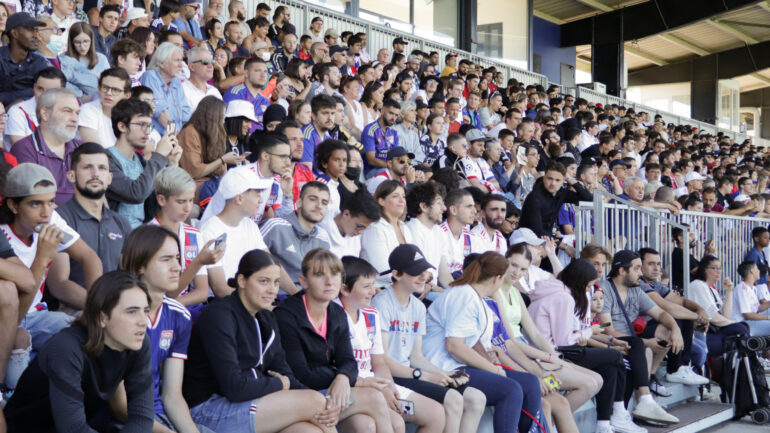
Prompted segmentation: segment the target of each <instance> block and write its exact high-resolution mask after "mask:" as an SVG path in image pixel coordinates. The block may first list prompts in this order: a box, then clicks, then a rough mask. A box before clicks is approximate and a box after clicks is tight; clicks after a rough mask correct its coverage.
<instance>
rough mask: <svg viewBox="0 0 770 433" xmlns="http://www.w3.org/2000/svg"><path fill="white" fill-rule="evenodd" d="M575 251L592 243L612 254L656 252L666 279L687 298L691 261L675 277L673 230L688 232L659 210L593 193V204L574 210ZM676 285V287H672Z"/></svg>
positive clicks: (582, 204) (616, 197) (600, 193)
mask: <svg viewBox="0 0 770 433" xmlns="http://www.w3.org/2000/svg"><path fill="white" fill-rule="evenodd" d="M575 224H576V228H575V250H576V251H578V252H579V251H580V250H582V249H583V247H585V246H586V245H587V244H589V243H594V244H598V245H602V246H604V247H605V248H607V249H608V250H609V251H610V253H611V254H615V253H616V252H618V251H620V250H632V251H639V249H641V248H653V249H655V250H657V251H658V252H659V253H660V258H661V264H662V266H663V271H664V279H667V280H668V281H669V282H670V283H669V284H672V282H673V281H676V280H678V281H681V284H680V285H679V284H678V285H679V286H680V287H678V288H679V289H681V290H682V293H683V294H684V295H685V296H686V295H687V291H688V287H689V283H690V279H689V278H687V277H685V276H688V275H690V262H689V260H682V270H681V274H679V275H674V270H673V259H672V255H673V253H674V247H675V245H674V237H673V230H674V229H675V228H678V229H680V230H682V231H683V233H684V235H685V236H686V238H685V239H687V237H689V228H688V227H687V226H686V225H683V224H681V223H679V222H677V221H676V220H673V219H671V218H669V216H668V215H666V214H665V213H662V212H658V211H657V210H656V209H650V208H645V207H642V206H638V205H635V204H634V203H632V202H630V201H628V200H624V199H622V198H620V197H618V196H615V195H612V194H609V193H607V192H605V191H603V190H598V189H597V190H594V200H593V202H581V203H579V204H578V205H577V206H575ZM672 285H673V284H672Z"/></svg>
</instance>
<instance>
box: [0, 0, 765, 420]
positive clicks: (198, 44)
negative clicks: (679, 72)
mask: <svg viewBox="0 0 770 433" xmlns="http://www.w3.org/2000/svg"><path fill="white" fill-rule="evenodd" d="M290 13H291V12H290V9H289V8H287V7H285V6H278V7H276V8H275V10H273V9H272V8H271V7H270V6H268V5H267V4H265V3H260V4H259V5H258V6H257V8H256V13H255V15H253V16H250V14H249V13H247V11H246V9H245V6H244V3H243V2H242V1H241V0H231V1H230V2H229V3H228V4H227V5H226V9H225V4H224V3H223V0H210V1H209V2H208V3H207V8H206V10H202V9H201V4H200V3H198V1H197V0H181V1H177V0H161V1H160V3H159V4H157V3H156V1H154V0H145V1H139V0H135V1H134V2H122V1H120V0H104V1H103V2H102V1H99V2H95V1H93V0H85V1H84V2H81V3H73V2H71V1H68V0H50V1H32V0H15V1H10V2H8V3H6V2H2V3H0V30H2V32H3V33H2V46H0V77H2V79H0V133H1V134H2V137H3V146H2V147H0V192H1V194H2V205H1V206H0V224H1V225H0V229H1V230H2V232H3V236H0V391H2V397H3V398H2V403H3V412H0V433H6V431H10V432H20V431H24V432H47V431H53V430H56V431H68V432H69V431H78V432H96V431H99V432H102V431H114V429H116V428H119V429H120V431H123V432H126V433H129V432H149V431H153V432H169V431H179V432H203V433H206V432H212V431H213V432H228V433H229V432H244V433H245V432H255V431H259V432H263V431H264V432H278V431H284V432H317V431H322V432H331V431H335V428H339V429H340V430H341V431H349V432H377V433H392V432H403V431H404V430H405V423H413V424H415V425H417V426H418V431H420V432H425V433H427V432H447V433H456V432H460V431H462V432H469V431H476V429H477V428H478V425H479V423H480V420H481V418H482V415H483V413H484V408H485V407H487V406H489V407H493V408H494V414H493V424H494V430H495V432H498V433H507V432H510V433H513V432H516V431H519V432H530V433H535V432H547V431H550V430H551V429H552V428H556V429H558V431H559V432H562V433H576V432H577V431H578V429H577V426H576V423H575V420H574V418H573V416H572V413H573V412H574V411H576V410H577V409H578V408H580V407H581V406H583V404H584V403H586V402H587V401H588V400H590V399H591V398H595V399H596V411H597V425H596V429H595V431H597V432H601V433H607V432H613V431H617V432H626V433H643V432H646V431H647V430H646V429H645V428H644V427H643V426H642V423H644V422H650V423H656V424H677V423H679V420H678V419H677V418H676V417H675V416H673V415H671V414H669V413H667V412H666V411H665V410H664V409H663V408H662V407H661V405H660V404H658V402H656V400H655V398H656V397H661V396H662V397H666V396H670V395H671V393H670V391H668V390H667V388H666V386H665V384H667V383H683V384H686V385H691V386H708V384H709V379H707V378H706V377H707V376H708V375H709V371H708V366H707V364H706V358H707V356H712V357H717V356H720V355H721V354H722V350H723V344H722V343H723V341H724V339H725V338H727V337H728V336H734V335H739V334H740V335H765V334H770V320H769V319H770V316H768V315H767V313H766V312H767V311H768V310H770V293H769V292H768V288H767V278H768V264H767V260H766V254H768V253H770V250H768V248H770V247H769V246H768V245H769V244H770V234H769V233H768V230H767V229H766V228H764V227H757V228H756V229H754V231H753V232H752V233H751V236H752V239H753V241H754V245H753V248H751V249H750V250H749V251H747V252H746V255H745V260H746V261H745V262H744V263H742V264H741V265H740V267H739V268H738V273H739V275H740V277H741V282H740V284H739V285H737V286H736V287H735V288H733V284H732V282H731V281H730V280H729V279H726V278H725V279H722V267H721V263H720V260H719V258H718V257H716V256H714V249H713V244H712V243H709V244H708V245H707V248H706V255H705V256H703V257H699V258H696V257H694V256H693V255H692V253H691V251H692V248H693V247H694V246H695V245H694V243H695V240H694V238H691V239H690V240H685V239H683V236H682V233H681V231H680V232H679V233H678V235H677V233H675V236H674V237H675V241H676V248H675V250H674V256H675V257H674V260H673V265H672V266H673V267H674V272H673V273H672V276H673V277H672V279H671V281H669V280H668V278H665V277H664V276H663V272H662V269H661V256H660V253H659V252H658V251H656V250H654V249H651V248H642V249H641V250H639V251H630V250H618V251H609V250H608V249H606V248H605V247H603V246H601V245H595V244H589V245H587V246H585V247H584V248H582V251H576V244H575V230H576V229H577V225H576V221H575V215H576V213H575V207H574V206H575V204H576V203H578V202H579V201H590V200H592V199H593V197H594V192H595V191H597V190H601V191H605V192H608V193H611V194H614V195H617V196H619V197H621V198H623V199H625V200H628V201H630V202H632V203H634V204H636V205H639V206H644V207H649V208H653V209H657V210H664V211H668V212H672V213H675V214H678V213H679V212H680V211H681V210H683V209H684V210H689V211H695V212H711V213H723V214H726V215H736V216H752V217H757V218H764V217H770V194H769V193H770V186H769V185H768V176H770V159H768V158H765V153H764V151H763V150H762V149H757V148H756V147H755V146H753V145H752V144H751V143H750V142H744V143H740V144H739V143H735V142H733V141H732V140H731V139H730V138H729V137H726V136H723V135H721V134H717V135H712V134H708V133H703V132H700V131H698V130H697V129H695V128H693V127H690V126H687V125H673V124H668V125H666V124H665V123H664V122H663V121H662V119H661V118H660V117H659V116H655V117H652V118H651V117H650V115H649V113H645V112H635V111H634V110H633V109H627V108H625V107H622V106H617V105H612V106H601V104H589V103H588V101H586V100H584V99H581V98H577V99H575V98H574V97H573V96H572V95H569V94H563V93H562V92H561V89H560V88H559V87H558V86H550V87H549V88H547V89H545V88H543V87H542V86H540V85H531V84H527V83H520V82H518V81H517V80H515V79H508V80H506V78H505V76H504V74H503V73H502V72H501V71H498V70H496V69H495V68H494V67H488V68H485V67H482V66H481V65H477V64H474V63H473V62H471V61H469V60H467V59H460V58H459V57H458V56H457V55H456V54H447V55H446V56H444V58H439V55H438V53H436V52H430V53H429V52H423V51H421V50H419V49H413V50H409V48H408V47H409V44H408V42H407V41H405V40H404V39H402V38H399V37H397V38H395V39H394V40H393V43H392V49H388V48H383V49H380V50H379V51H377V52H376V53H374V52H372V53H369V52H368V51H367V34H366V33H353V32H350V31H346V29H335V28H329V27H326V26H325V23H324V19H323V18H322V17H315V18H313V19H312V20H311V22H310V27H309V28H308V29H297V28H296V27H295V26H294V25H292V24H291V22H290V18H291V16H290ZM626 233H627V234H628V233H629V232H626ZM690 234H691V235H692V234H693V231H690ZM589 235H590V234H589ZM589 237H590V236H589ZM686 259H689V260H690V262H691V266H690V268H691V270H692V271H693V274H692V276H686V275H682V273H681V272H679V273H677V272H676V270H677V266H678V268H679V269H681V264H682V262H683V260H686ZM608 271H609V273H608ZM677 278H678V280H677ZM684 278H690V279H691V280H692V283H691V285H690V290H689V292H688V294H687V297H683V296H682V294H681V293H680V288H681V286H682V281H683V279H684ZM717 285H719V286H720V287H721V288H722V289H723V290H724V292H723V293H720V292H719V291H717V290H716V286H717ZM664 361H665V362H666V365H665V373H659V367H660V366H661V365H662V364H663V362H664ZM763 362H764V363H765V365H767V364H768V361H766V360H764V361H763ZM709 395H710V394H709V393H708V392H705V393H704V396H705V398H709ZM631 398H635V399H636V400H635V407H634V409H633V410H632V411H629V402H630V400H631ZM3 413H4V418H5V419H4V418H3V417H2V415H3ZM6 423H7V424H6Z"/></svg>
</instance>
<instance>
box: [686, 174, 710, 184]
mask: <svg viewBox="0 0 770 433" xmlns="http://www.w3.org/2000/svg"><path fill="white" fill-rule="evenodd" d="M692 180H706V178H705V177H703V176H701V175H700V173H698V172H697V171H691V172H689V173H687V175H686V176H685V177H684V183H685V184H687V182H690V181H692Z"/></svg>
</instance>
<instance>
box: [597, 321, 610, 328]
mask: <svg viewBox="0 0 770 433" xmlns="http://www.w3.org/2000/svg"><path fill="white" fill-rule="evenodd" d="M610 325H612V322H604V323H602V324H601V325H599V327H600V328H607V327H609V326H610Z"/></svg>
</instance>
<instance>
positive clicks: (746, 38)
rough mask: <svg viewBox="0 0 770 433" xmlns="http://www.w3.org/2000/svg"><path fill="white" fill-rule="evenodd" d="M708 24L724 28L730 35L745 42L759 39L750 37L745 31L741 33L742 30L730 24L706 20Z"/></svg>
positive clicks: (753, 42)
mask: <svg viewBox="0 0 770 433" xmlns="http://www.w3.org/2000/svg"><path fill="white" fill-rule="evenodd" d="M706 22H708V23H709V24H711V25H713V26H715V27H717V28H718V29H721V30H724V31H725V32H727V33H730V34H731V35H733V36H735V37H737V38H738V39H740V40H742V41H743V42H745V43H747V44H756V43H758V42H759V41H758V40H756V39H754V38H752V37H751V36H749V35H747V34H746V33H743V32H742V31H740V30H738V29H737V28H735V27H734V26H731V25H730V24H725V23H722V22H719V21H716V20H706Z"/></svg>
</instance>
